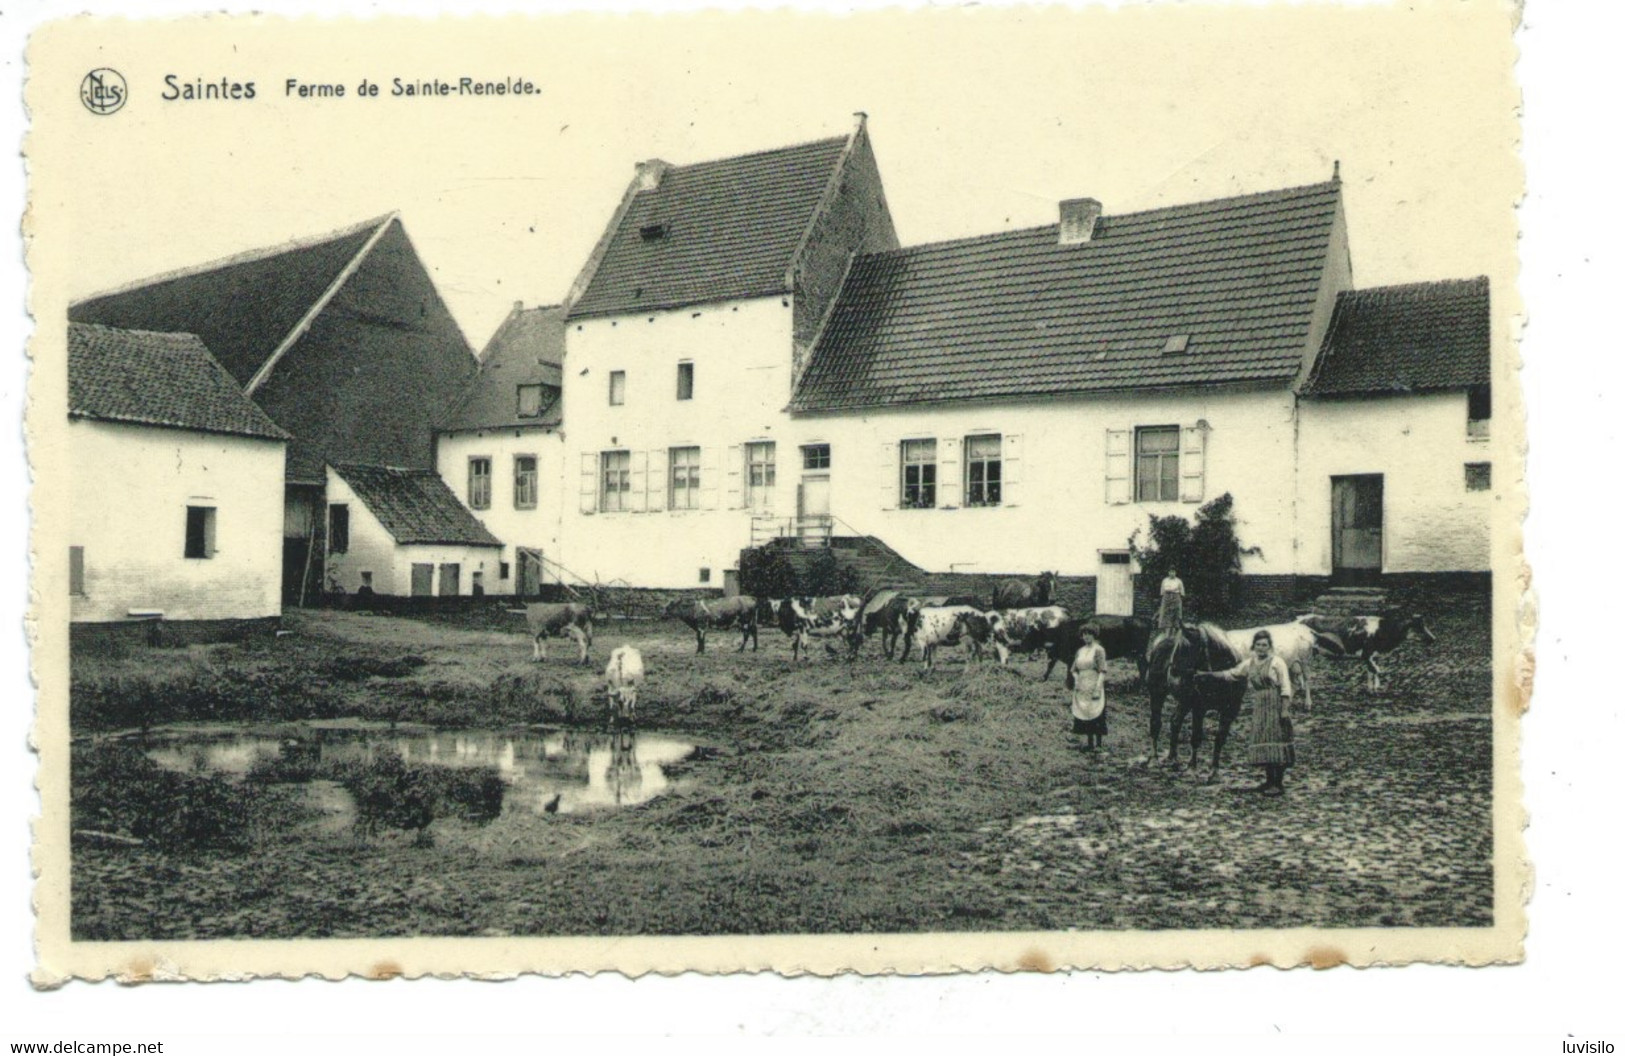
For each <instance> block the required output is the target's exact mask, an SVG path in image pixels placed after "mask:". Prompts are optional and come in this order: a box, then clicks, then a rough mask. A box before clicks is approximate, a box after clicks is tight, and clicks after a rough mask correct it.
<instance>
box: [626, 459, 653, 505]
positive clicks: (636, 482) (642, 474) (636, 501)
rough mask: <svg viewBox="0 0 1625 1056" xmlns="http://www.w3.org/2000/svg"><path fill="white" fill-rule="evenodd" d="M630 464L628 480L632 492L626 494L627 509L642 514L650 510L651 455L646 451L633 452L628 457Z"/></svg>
mask: <svg viewBox="0 0 1625 1056" xmlns="http://www.w3.org/2000/svg"><path fill="white" fill-rule="evenodd" d="M627 462H628V463H630V467H629V468H630V473H629V474H628V480H629V482H630V484H631V488H632V490H631V491H629V492H627V493H626V508H627V509H628V510H630V511H632V512H633V513H642V512H643V511H644V510H647V509H648V508H649V500H648V493H649V455H648V453H647V452H645V451H632V452H630V453H629V454H628V455H627Z"/></svg>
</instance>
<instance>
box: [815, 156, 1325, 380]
mask: <svg viewBox="0 0 1625 1056" xmlns="http://www.w3.org/2000/svg"><path fill="white" fill-rule="evenodd" d="M1339 197H1340V195H1339V184H1338V183H1337V181H1335V180H1333V181H1331V182H1327V183H1321V184H1314V185H1310V186H1306V187H1295V188H1290V189H1287V190H1280V191H1272V192H1268V193H1263V194H1252V195H1245V196H1241V197H1235V198H1225V199H1219V200H1217V201H1208V202H1198V203H1195V204H1190V205H1179V206H1173V207H1169V208H1162V209H1152V210H1148V211H1145V212H1138V213H1128V214H1124V215H1121V216H1104V217H1100V218H1099V219H1098V220H1097V221H1096V222H1094V225H1093V230H1092V233H1091V236H1090V237H1088V238H1086V239H1085V240H1082V241H1079V242H1073V243H1067V242H1065V241H1063V239H1062V237H1061V230H1060V225H1047V226H1044V227H1038V228H1031V229H1028V230H1022V231H1011V232H1005V233H1000V234H994V235H986V236H981V237H976V238H967V239H959V240H955V241H950V242H941V243H935V244H931V245H924V246H914V247H909V248H906V249H898V250H894V251H891V252H884V253H875V254H871V255H868V256H864V257H860V258H858V260H857V261H856V263H855V264H854V265H853V267H852V270H851V272H850V274H849V275H848V277H847V280H846V283H845V285H844V287H843V288H842V290H841V293H840V295H839V297H838V298H837V301H836V305H835V308H834V310H833V312H832V314H831V316H830V319H829V322H828V324H827V326H826V327H825V329H824V331H823V333H822V335H821V337H820V339H819V341H818V344H817V347H816V349H815V350H814V353H813V356H812V360H811V363H810V364H809V366H808V368H807V371H806V373H805V375H804V376H803V377H802V380H801V383H800V385H799V386H798V388H797V391H796V394H795V397H794V399H793V401H792V403H791V409H792V410H795V411H846V410H858V409H862V408H867V407H878V406H890V405H904V404H928V403H938V402H943V401H951V400H966V399H1008V398H1023V399H1027V398H1033V397H1043V396H1054V395H1067V394H1076V393H1095V392H1110V391H1126V390H1146V389H1157V388H1167V387H1174V386H1189V385H1213V384H1272V383H1273V384H1281V383H1290V382H1291V381H1292V380H1293V379H1295V378H1296V376H1297V375H1298V374H1299V372H1300V371H1301V369H1302V366H1303V361H1304V355H1305V342H1306V341H1308V340H1309V336H1310V333H1311V328H1312V325H1313V320H1314V316H1315V311H1316V307H1317V303H1318V302H1319V300H1320V298H1321V295H1322V286H1323V282H1324V281H1325V280H1324V276H1325V274H1326V267H1327V261H1328V255H1329V253H1330V252H1331V250H1332V247H1333V245H1334V237H1335V236H1334V228H1335V226H1336V222H1337V214H1338V211H1339V208H1340V205H1339Z"/></svg>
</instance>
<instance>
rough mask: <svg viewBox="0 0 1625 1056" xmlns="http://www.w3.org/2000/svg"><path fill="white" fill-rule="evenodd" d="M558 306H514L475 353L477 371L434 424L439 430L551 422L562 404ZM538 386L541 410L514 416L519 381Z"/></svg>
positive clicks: (561, 332)
mask: <svg viewBox="0 0 1625 1056" xmlns="http://www.w3.org/2000/svg"><path fill="white" fill-rule="evenodd" d="M563 362H564V308H563V307H562V306H560V305H556V304H555V305H548V306H544V307H541V308H520V307H517V306H516V307H515V308H514V310H513V311H512V312H510V313H509V315H508V317H507V318H506V319H504V320H503V321H502V325H501V326H499V327H497V331H496V333H494V334H492V335H491V340H490V341H489V342H488V343H487V344H486V346H485V351H483V352H481V353H480V372H479V373H478V374H477V375H475V377H474V380H473V381H472V382H470V383H469V386H468V389H467V390H466V391H465V392H464V393H463V395H462V398H461V399H460V400H458V401H457V403H456V405H455V406H453V407H452V409H451V411H450V412H449V413H448V414H447V415H446V417H445V418H444V419H443V420H442V422H441V424H440V428H441V429H448V430H456V429H465V430H466V429H488V428H502V427H509V426H514V427H518V426H536V425H544V426H556V425H558V424H559V421H560V415H561V412H562V409H563V408H562V405H561V403H560V400H559V393H560V390H561V389H562V387H563V379H562V377H561V374H562V372H561V369H560V364H562V363H563ZM521 385H540V386H541V387H542V402H541V415H540V416H539V417H531V418H521V417H520V416H519V386H521Z"/></svg>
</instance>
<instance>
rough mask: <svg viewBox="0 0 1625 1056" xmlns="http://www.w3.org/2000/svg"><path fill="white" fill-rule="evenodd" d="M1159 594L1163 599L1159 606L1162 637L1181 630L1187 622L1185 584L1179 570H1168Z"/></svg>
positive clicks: (1158, 622) (1159, 627)
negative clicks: (1169, 632)
mask: <svg viewBox="0 0 1625 1056" xmlns="http://www.w3.org/2000/svg"><path fill="white" fill-rule="evenodd" d="M1158 593H1159V594H1160V596H1161V599H1162V601H1161V604H1159V605H1158V606H1157V634H1158V635H1159V636H1160V635H1162V634H1165V633H1167V632H1168V631H1177V630H1179V628H1180V626H1181V625H1182V624H1183V623H1184V622H1185V583H1184V581H1183V580H1181V579H1180V578H1179V571H1178V569H1173V568H1170V569H1169V570H1168V574H1167V575H1166V576H1164V577H1163V578H1162V588H1161V590H1160V591H1159V592H1158Z"/></svg>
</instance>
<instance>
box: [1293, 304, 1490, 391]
mask: <svg viewBox="0 0 1625 1056" xmlns="http://www.w3.org/2000/svg"><path fill="white" fill-rule="evenodd" d="M1489 383H1490V280H1489V279H1488V278H1487V277H1486V276H1482V275H1481V276H1479V277H1478V278H1475V279H1453V280H1448V281H1442V282H1418V283H1411V284H1409V285H1405V286H1382V287H1378V288H1375V289H1370V290H1350V291H1348V292H1346V293H1343V294H1342V295H1340V296H1339V297H1338V298H1337V308H1336V309H1335V310H1334V311H1333V313H1332V321H1331V325H1330V326H1329V327H1328V328H1327V331H1326V340H1325V341H1324V342H1323V343H1322V345H1321V350H1320V356H1319V358H1318V359H1317V360H1316V361H1315V366H1314V369H1313V371H1312V372H1311V373H1310V375H1309V380H1308V381H1307V382H1306V383H1305V384H1304V387H1303V393H1304V395H1306V396H1355V395H1375V394H1381V393H1404V392H1426V391H1430V390H1431V391H1438V390H1442V389H1465V388H1471V387H1473V386H1477V385H1488V384H1489Z"/></svg>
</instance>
